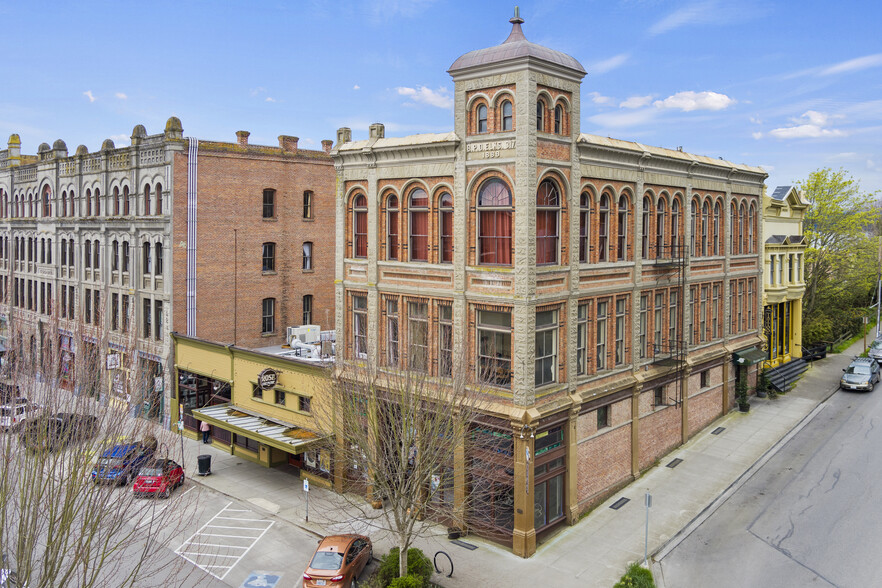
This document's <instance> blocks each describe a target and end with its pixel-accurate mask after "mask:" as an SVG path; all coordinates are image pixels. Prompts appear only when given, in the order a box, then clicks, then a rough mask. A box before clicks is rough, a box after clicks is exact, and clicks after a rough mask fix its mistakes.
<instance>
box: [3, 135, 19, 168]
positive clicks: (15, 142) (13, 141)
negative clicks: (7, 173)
mask: <svg viewBox="0 0 882 588" xmlns="http://www.w3.org/2000/svg"><path fill="white" fill-rule="evenodd" d="M6 146H7V148H8V149H9V152H8V154H7V160H6V161H7V165H8V166H9V167H15V166H18V165H21V139H20V138H19V136H18V135H17V134H16V133H13V134H11V135H9V141H8V142H7V143H6Z"/></svg>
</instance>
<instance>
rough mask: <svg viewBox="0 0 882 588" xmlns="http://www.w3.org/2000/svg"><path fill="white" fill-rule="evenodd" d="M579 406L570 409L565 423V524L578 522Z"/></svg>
mask: <svg viewBox="0 0 882 588" xmlns="http://www.w3.org/2000/svg"><path fill="white" fill-rule="evenodd" d="M578 425H579V406H578V405H575V406H573V408H572V409H570V416H569V420H568V421H567V436H566V441H567V457H566V460H567V474H566V507H565V512H566V514H567V524H569V525H575V524H576V523H578V522H579V514H580V513H579V443H578V441H579V440H578V438H577V435H578Z"/></svg>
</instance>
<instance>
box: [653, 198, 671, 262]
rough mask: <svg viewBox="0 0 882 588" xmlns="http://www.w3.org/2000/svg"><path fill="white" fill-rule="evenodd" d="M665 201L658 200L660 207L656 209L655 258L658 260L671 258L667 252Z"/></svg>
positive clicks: (662, 199)
mask: <svg viewBox="0 0 882 588" xmlns="http://www.w3.org/2000/svg"><path fill="white" fill-rule="evenodd" d="M665 208H666V206H665V199H664V198H659V199H658V207H657V208H656V209H655V256H656V257H657V258H661V257H670V256H669V255H667V252H666V251H665V212H666V210H665Z"/></svg>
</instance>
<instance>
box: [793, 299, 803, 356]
mask: <svg viewBox="0 0 882 588" xmlns="http://www.w3.org/2000/svg"><path fill="white" fill-rule="evenodd" d="M790 304H791V305H792V306H791V307H790V320H792V321H793V345H792V349H793V357H796V358H799V357H802V298H797V299H795V300H793V301H792V302H791V303H790Z"/></svg>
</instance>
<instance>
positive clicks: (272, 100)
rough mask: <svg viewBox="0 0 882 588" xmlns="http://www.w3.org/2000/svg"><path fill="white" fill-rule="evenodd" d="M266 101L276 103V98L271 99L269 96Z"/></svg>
mask: <svg viewBox="0 0 882 588" xmlns="http://www.w3.org/2000/svg"><path fill="white" fill-rule="evenodd" d="M266 101H267V102H275V101H276V99H275V98H272V97H270V96H267V97H266Z"/></svg>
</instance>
